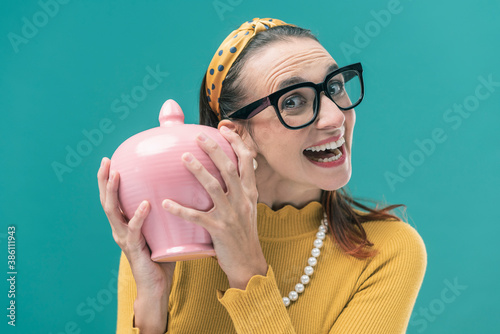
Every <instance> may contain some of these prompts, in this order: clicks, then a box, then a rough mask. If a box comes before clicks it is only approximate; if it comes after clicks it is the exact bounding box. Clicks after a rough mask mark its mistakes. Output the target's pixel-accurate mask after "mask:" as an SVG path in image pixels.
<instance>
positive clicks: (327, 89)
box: [229, 63, 364, 130]
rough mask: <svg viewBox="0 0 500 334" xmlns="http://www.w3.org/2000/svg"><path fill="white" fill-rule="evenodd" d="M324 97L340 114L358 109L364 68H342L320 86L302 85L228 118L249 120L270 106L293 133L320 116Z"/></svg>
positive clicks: (284, 90)
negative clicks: (322, 94)
mask: <svg viewBox="0 0 500 334" xmlns="http://www.w3.org/2000/svg"><path fill="white" fill-rule="evenodd" d="M322 92H324V93H325V95H326V96H327V97H328V98H329V99H330V100H332V101H333V103H335V104H336V105H337V107H338V108H339V109H340V110H349V109H352V108H354V107H356V106H357V105H358V104H360V103H361V101H362V100H363V95H364V86H363V67H362V66H361V63H356V64H352V65H348V66H344V67H342V68H339V69H337V70H335V71H333V72H331V73H330V74H328V75H327V76H326V77H325V80H324V81H323V82H321V83H318V84H315V83H312V82H301V83H298V84H295V85H292V86H289V87H286V88H283V89H280V90H278V91H276V92H274V93H272V94H271V95H268V96H266V97H264V98H262V99H259V100H257V101H255V102H252V103H250V104H249V105H247V106H245V107H243V108H241V109H239V110H237V111H235V112H234V113H232V114H231V115H229V118H233V119H249V118H251V117H254V116H255V115H257V114H258V113H260V112H261V111H262V110H264V109H266V108H267V107H269V106H273V107H274V111H275V112H276V115H277V116H278V118H279V120H280V122H281V124H283V125H284V126H285V127H286V128H288V129H291V130H298V129H302V128H305V127H306V126H308V125H310V124H312V123H313V122H314V120H315V119H316V117H317V116H318V113H319V105H320V102H319V101H320V95H321V93H322Z"/></svg>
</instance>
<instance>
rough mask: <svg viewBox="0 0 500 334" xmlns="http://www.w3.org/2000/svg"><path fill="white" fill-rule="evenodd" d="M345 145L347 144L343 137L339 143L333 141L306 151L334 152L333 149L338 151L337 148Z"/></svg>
mask: <svg viewBox="0 0 500 334" xmlns="http://www.w3.org/2000/svg"><path fill="white" fill-rule="evenodd" d="M344 143H345V139H344V137H343V136H342V137H340V138H339V140H337V141H333V142H331V143H328V144H324V145H319V146H313V147H309V148H306V151H313V152H319V151H326V150H333V149H336V148H337V147H340V146H342V144H344ZM320 160H321V159H320Z"/></svg>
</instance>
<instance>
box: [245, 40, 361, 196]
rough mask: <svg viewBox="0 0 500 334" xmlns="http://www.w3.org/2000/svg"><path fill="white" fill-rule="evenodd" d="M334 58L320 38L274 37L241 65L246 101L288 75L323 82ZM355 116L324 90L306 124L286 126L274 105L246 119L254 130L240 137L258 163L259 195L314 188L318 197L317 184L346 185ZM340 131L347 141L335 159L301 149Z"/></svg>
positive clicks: (331, 187) (332, 138)
mask: <svg viewBox="0 0 500 334" xmlns="http://www.w3.org/2000/svg"><path fill="white" fill-rule="evenodd" d="M335 64H336V62H335V60H334V59H333V58H332V56H330V54H329V53H328V52H327V51H326V50H325V49H324V48H323V47H322V46H321V44H319V43H318V42H316V41H314V40H312V39H309V38H294V39H293V40H291V41H286V42H281V41H280V42H276V43H273V44H272V45H271V46H268V47H265V48H264V49H262V50H261V51H258V52H257V53H256V54H254V55H253V56H252V57H251V58H249V59H248V61H247V62H246V64H245V67H244V68H243V71H242V75H241V79H242V85H243V87H244V88H245V90H246V92H247V94H248V96H249V97H248V99H247V101H246V102H247V103H251V102H253V101H255V100H257V99H259V98H262V97H264V96H267V95H269V94H271V93H273V92H275V91H277V90H279V88H278V87H279V86H280V83H281V82H283V81H284V80H288V79H290V78H292V77H300V78H303V80H301V81H310V82H313V83H319V82H323V80H324V79H325V76H326V75H327V74H328V73H329V72H328V68H329V67H331V65H335ZM287 86H290V85H287ZM281 88H283V87H281ZM355 118H356V117H355V112H354V110H353V109H351V110H347V111H342V110H340V109H339V108H338V107H337V106H336V105H335V103H333V102H332V101H331V100H330V99H329V98H328V97H326V96H325V95H324V94H323V93H322V94H321V98H320V106H319V114H318V117H317V119H316V120H315V122H314V123H312V124H311V125H309V126H308V127H306V128H303V129H300V130H289V129H287V128H285V127H284V126H283V125H282V124H281V122H280V121H279V119H278V117H277V116H276V113H275V111H274V107H272V106H270V107H268V108H266V109H265V110H263V111H262V112H260V113H259V114H258V115H256V116H255V117H253V118H251V119H250V120H248V121H247V122H251V127H252V130H253V131H252V134H251V137H250V136H244V138H245V137H246V139H245V141H246V143H247V145H248V146H249V147H250V148H251V149H252V151H253V152H254V154H255V156H256V160H257V162H258V164H259V167H258V168H257V170H256V177H257V186H258V189H259V197H260V196H261V195H265V194H262V191H263V190H264V191H266V189H267V191H268V192H277V193H280V195H281V196H285V194H286V195H291V196H292V197H293V196H294V195H293V194H296V195H297V194H298V195H300V194H302V195H306V194H311V195H313V194H314V195H313V197H317V196H318V195H319V194H320V189H323V190H335V189H339V188H341V187H342V186H344V185H346V184H347V182H348V181H349V179H350V177H351V145H352V134H353V128H354V123H355ZM341 137H343V138H344V139H345V143H344V144H343V147H342V148H341V150H342V151H343V156H342V157H341V158H340V159H339V160H338V161H335V162H322V163H321V162H318V161H315V158H316V159H317V158H318V157H321V155H320V154H319V153H314V154H312V155H311V154H307V155H306V153H305V150H306V149H307V148H311V147H313V146H318V145H322V144H325V143H330V142H333V141H337V140H338V139H339V138H341ZM334 155H335V154H333V153H330V154H328V155H327V156H328V157H331V156H334ZM337 155H338V153H337ZM316 199H319V198H316Z"/></svg>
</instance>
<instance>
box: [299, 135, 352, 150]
mask: <svg viewBox="0 0 500 334" xmlns="http://www.w3.org/2000/svg"><path fill="white" fill-rule="evenodd" d="M343 135H344V134H343V133H341V134H340V135H339V136H336V137H330V138H326V139H325V140H322V141H320V142H317V143H316V144H313V145H311V146H308V147H306V148H305V149H304V150H307V149H308V148H310V147H314V146H319V145H323V144H327V143H331V142H334V141H337V140H339V139H340V137H342V136H343ZM342 146H344V144H342Z"/></svg>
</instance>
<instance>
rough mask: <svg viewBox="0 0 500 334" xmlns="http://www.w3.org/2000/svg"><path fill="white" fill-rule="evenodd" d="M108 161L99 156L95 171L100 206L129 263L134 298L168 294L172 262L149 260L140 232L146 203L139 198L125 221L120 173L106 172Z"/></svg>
mask: <svg viewBox="0 0 500 334" xmlns="http://www.w3.org/2000/svg"><path fill="white" fill-rule="evenodd" d="M110 164H111V160H109V159H108V158H103V159H102V162H101V167H100V168H99V171H98V173H97V180H98V184H99V196H100V199H101V205H102V207H103V209H104V212H105V213H106V216H107V217H108V220H109V223H110V225H111V230H112V232H113V238H114V239H115V242H116V243H117V244H118V246H120V248H121V249H122V251H123V253H124V254H125V256H126V257H127V259H128V262H129V263H130V268H131V269H132V274H133V275H134V279H135V282H136V285H137V293H138V297H140V296H141V295H147V296H152V295H162V294H163V295H164V294H167V295H168V294H169V292H170V291H165V290H166V289H168V290H169V289H170V286H171V284H172V277H173V273H174V269H175V262H161V263H157V262H154V261H152V260H151V251H150V249H149V247H148V245H147V243H146V240H145V238H144V235H143V234H142V232H141V227H142V224H143V223H144V220H145V219H146V217H147V215H148V213H149V210H150V205H149V203H148V202H147V201H143V202H142V203H141V205H139V207H138V208H137V210H136V211H135V213H134V216H133V217H132V218H130V221H127V218H126V217H125V215H124V214H123V212H122V211H121V209H120V207H119V202H118V186H119V183H120V175H119V173H118V172H117V171H110Z"/></svg>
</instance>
